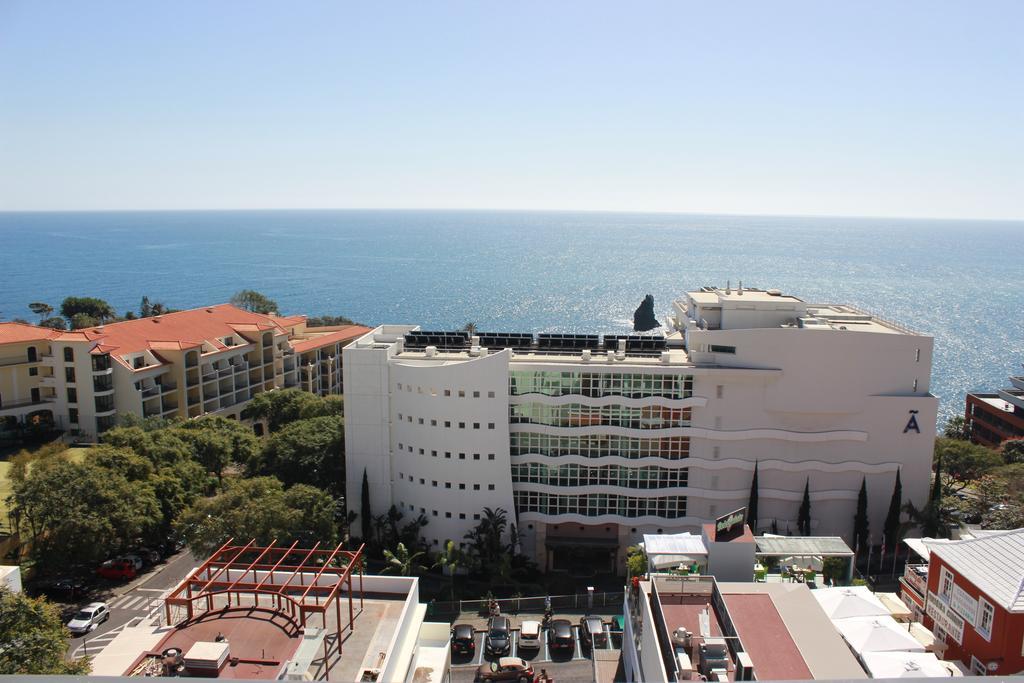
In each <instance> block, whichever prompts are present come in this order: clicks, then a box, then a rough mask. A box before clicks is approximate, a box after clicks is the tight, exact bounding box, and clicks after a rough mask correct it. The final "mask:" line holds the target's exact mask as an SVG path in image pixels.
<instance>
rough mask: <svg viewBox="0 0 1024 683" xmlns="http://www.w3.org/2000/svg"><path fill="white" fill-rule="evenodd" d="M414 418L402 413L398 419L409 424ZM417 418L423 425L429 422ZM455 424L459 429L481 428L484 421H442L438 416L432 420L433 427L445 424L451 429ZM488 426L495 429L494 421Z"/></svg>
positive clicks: (445, 426)
mask: <svg viewBox="0 0 1024 683" xmlns="http://www.w3.org/2000/svg"><path fill="white" fill-rule="evenodd" d="M413 419H414V418H413V416H412V415H402V413H399V414H398V421H399V422H401V421H402V420H405V421H406V422H408V423H409V424H412V422H413ZM415 420H416V424H421V425H426V424H427V421H426V418H422V417H417V418H415ZM453 424H454V425H456V426H457V427H458V428H459V429H469V428H472V429H481V424H482V423H480V422H458V421H457V422H454V423H453V422H452V421H451V420H440V421H438V420H437V419H436V418H432V419H431V420H430V426H431V427H437V426H439V425H444V428H445V429H451V428H452V425H453ZM467 425H468V426H467ZM487 428H488V429H494V423H493V422H488V423H487Z"/></svg>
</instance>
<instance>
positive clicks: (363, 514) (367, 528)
mask: <svg viewBox="0 0 1024 683" xmlns="http://www.w3.org/2000/svg"><path fill="white" fill-rule="evenodd" d="M359 505H360V507H359V523H360V525H361V526H362V532H363V543H372V542H373V508H371V507H370V480H369V479H368V478H367V476H366V468H363V488H362V492H361V498H360V501H359Z"/></svg>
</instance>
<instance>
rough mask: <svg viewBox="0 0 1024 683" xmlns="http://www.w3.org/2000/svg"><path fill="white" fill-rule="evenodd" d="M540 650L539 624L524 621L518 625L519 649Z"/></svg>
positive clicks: (537, 622)
mask: <svg viewBox="0 0 1024 683" xmlns="http://www.w3.org/2000/svg"><path fill="white" fill-rule="evenodd" d="M538 648H540V622H539V621H524V622H523V623H522V624H520V625H519V649H521V650H522V649H527V650H536V649H538Z"/></svg>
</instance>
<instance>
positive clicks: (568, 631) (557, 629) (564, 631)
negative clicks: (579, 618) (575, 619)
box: [548, 619, 576, 651]
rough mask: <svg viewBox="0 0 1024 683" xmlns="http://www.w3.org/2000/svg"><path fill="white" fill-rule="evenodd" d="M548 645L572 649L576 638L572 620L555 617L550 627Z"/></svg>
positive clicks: (552, 647)
mask: <svg viewBox="0 0 1024 683" xmlns="http://www.w3.org/2000/svg"><path fill="white" fill-rule="evenodd" d="M548 647H550V648H551V650H552V651H554V650H572V649H574V648H575V647H576V640H575V639H574V638H573V636H572V622H571V621H569V620H568V619H555V620H553V621H552V622H551V625H550V626H549V627H548Z"/></svg>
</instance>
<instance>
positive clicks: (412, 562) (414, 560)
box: [384, 543, 427, 576]
mask: <svg viewBox="0 0 1024 683" xmlns="http://www.w3.org/2000/svg"><path fill="white" fill-rule="evenodd" d="M421 557H423V551H419V552H415V553H410V552H409V549H408V548H406V547H405V544H404V543H399V544H398V545H397V546H395V550H394V551H393V552H392V551H391V550H388V549H387V548H385V549H384V559H385V560H386V561H387V563H388V566H387V567H386V568H385V569H384V571H385V572H392V573H395V574H398V575H399V576H414V575H416V574H419V573H421V572H424V571H426V569H427V568H426V567H424V566H423V565H422V564H421V563H420V558H421Z"/></svg>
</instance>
